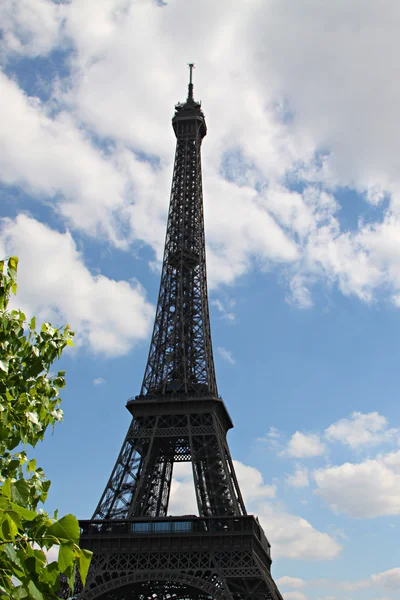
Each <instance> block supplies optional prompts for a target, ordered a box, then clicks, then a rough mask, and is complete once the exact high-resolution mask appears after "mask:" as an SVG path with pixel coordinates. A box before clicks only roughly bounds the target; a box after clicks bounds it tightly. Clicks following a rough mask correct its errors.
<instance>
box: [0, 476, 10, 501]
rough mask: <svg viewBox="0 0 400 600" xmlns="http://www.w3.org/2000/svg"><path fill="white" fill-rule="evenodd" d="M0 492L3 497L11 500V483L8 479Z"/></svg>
mask: <svg viewBox="0 0 400 600" xmlns="http://www.w3.org/2000/svg"><path fill="white" fill-rule="evenodd" d="M0 492H1V495H2V496H5V497H6V498H9V499H10V500H11V481H10V479H6V480H5V481H4V483H3V485H2V486H1V488H0Z"/></svg>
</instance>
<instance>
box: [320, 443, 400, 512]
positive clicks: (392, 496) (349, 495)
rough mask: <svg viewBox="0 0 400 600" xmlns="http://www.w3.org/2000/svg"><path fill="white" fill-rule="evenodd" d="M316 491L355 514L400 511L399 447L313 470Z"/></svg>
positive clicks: (336, 508)
mask: <svg viewBox="0 0 400 600" xmlns="http://www.w3.org/2000/svg"><path fill="white" fill-rule="evenodd" d="M314 478H315V481H316V484H317V489H316V493H317V494H318V495H319V496H321V498H323V499H324V500H325V502H326V503H327V504H328V505H329V506H330V507H331V508H332V510H334V511H336V512H341V513H346V514H348V515H349V516H351V517H353V518H372V517H378V516H382V515H398V514H400V451H397V452H392V453H388V454H383V455H378V456H377V457H376V458H375V459H368V460H365V461H363V462H360V463H349V462H347V463H345V464H343V465H340V466H333V467H328V468H326V469H318V470H316V471H314Z"/></svg>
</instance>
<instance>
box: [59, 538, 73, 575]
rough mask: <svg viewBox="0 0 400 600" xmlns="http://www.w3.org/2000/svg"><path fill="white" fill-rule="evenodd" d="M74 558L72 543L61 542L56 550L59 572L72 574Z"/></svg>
mask: <svg viewBox="0 0 400 600" xmlns="http://www.w3.org/2000/svg"><path fill="white" fill-rule="evenodd" d="M74 558H75V554H74V543H73V542H68V543H66V544H61V545H60V549H59V551H58V568H59V569H60V572H61V573H65V574H66V575H67V576H69V575H70V574H72V570H73V565H74Z"/></svg>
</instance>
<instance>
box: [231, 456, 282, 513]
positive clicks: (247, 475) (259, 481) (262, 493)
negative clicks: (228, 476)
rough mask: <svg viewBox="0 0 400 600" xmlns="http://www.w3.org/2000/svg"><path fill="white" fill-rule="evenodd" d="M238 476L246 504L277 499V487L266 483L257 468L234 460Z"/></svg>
mask: <svg viewBox="0 0 400 600" xmlns="http://www.w3.org/2000/svg"><path fill="white" fill-rule="evenodd" d="M233 464H234V466H235V471H236V475H237V478H238V481H239V484H240V489H241V491H242V494H243V499H244V501H245V503H246V504H248V503H250V502H252V501H254V500H260V499H262V498H275V496H276V486H275V485H268V484H265V483H264V480H263V476H262V475H261V473H260V471H259V470H258V469H256V468H255V467H250V466H248V465H244V464H243V463H241V462H239V461H238V460H234V461H233Z"/></svg>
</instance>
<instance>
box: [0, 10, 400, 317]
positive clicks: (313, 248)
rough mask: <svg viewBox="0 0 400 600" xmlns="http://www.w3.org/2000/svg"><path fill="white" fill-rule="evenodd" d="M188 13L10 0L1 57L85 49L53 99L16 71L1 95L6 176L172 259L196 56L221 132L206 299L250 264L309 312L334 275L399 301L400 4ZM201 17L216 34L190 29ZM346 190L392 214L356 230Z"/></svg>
mask: <svg viewBox="0 0 400 600" xmlns="http://www.w3.org/2000/svg"><path fill="white" fill-rule="evenodd" d="M182 1H183V0H177V1H176V2H171V3H167V5H166V6H163V7H160V6H158V5H157V3H155V2H154V3H152V2H146V1H143V2H132V1H131V0H108V1H105V0H96V1H94V0H87V1H86V2H85V8H84V15H83V14H82V8H81V7H79V8H78V6H77V5H76V3H73V2H72V3H67V4H57V3H54V2H49V1H46V0H38V2H37V6H36V5H35V11H33V10H32V7H31V5H30V3H29V2H28V1H27V0H23V1H21V2H15V0H6V1H5V2H3V3H2V7H1V9H0V10H1V11H2V12H1V13H0V14H1V17H2V18H1V19H0V20H1V22H2V23H3V24H4V27H5V29H6V34H5V35H4V36H3V39H2V44H3V46H2V50H3V54H4V55H5V56H14V55H15V54H16V53H17V54H18V53H19V54H24V55H26V56H30V57H34V56H39V55H40V56H44V55H46V54H48V53H49V52H51V51H52V50H54V49H55V48H59V47H62V48H63V49H68V48H71V49H72V50H73V52H71V53H70V55H69V60H68V67H69V68H70V73H69V76H65V77H64V79H63V80H61V81H60V80H55V81H54V82H53V95H52V98H51V100H50V102H49V103H48V104H44V105H42V104H40V103H39V102H38V100H37V99H35V98H27V97H26V95H24V93H22V91H21V90H20V89H18V86H17V85H16V83H15V82H13V81H11V80H9V79H7V78H6V77H4V76H3V79H2V81H1V84H2V90H4V92H3V94H2V98H4V102H5V103H7V105H8V106H9V105H12V106H13V111H11V113H10V115H9V119H7V120H6V122H5V123H3V124H2V126H0V127H1V130H0V137H1V140H2V143H3V147H2V150H3V152H2V158H3V163H4V165H3V171H2V173H1V178H2V181H3V182H5V183H7V184H12V185H17V186H23V187H24V189H25V190H26V191H28V192H29V193H30V194H32V195H35V196H37V197H39V196H40V197H42V198H45V199H46V200H48V199H51V200H52V201H54V202H55V203H56V204H57V206H58V209H59V210H60V211H61V214H62V215H63V216H64V218H65V219H67V220H68V221H69V223H71V224H72V225H73V227H75V228H81V229H84V230H85V232H86V233H89V234H90V235H99V234H101V235H103V236H105V237H107V238H108V239H110V240H111V241H112V242H113V243H115V244H118V245H120V246H123V247H128V246H129V243H130V242H131V241H132V240H133V239H136V240H141V241H143V242H145V243H146V244H149V245H150V246H151V247H152V248H153V249H154V251H155V253H156V256H157V258H158V259H160V256H161V252H162V240H163V233H164V226H165V214H166V210H167V203H168V189H169V185H170V177H171V170H172V164H171V163H172V154H173V144H174V138H173V134H172V131H171V130H168V129H167V124H168V122H169V119H170V116H171V115H170V113H171V108H172V107H173V105H174V103H175V102H176V100H177V99H179V98H178V97H177V90H179V89H181V90H182V94H184V88H185V85H186V81H185V75H184V72H183V71H182V72H180V71H179V70H177V69H176V67H175V66H176V64H178V63H179V60H180V57H181V51H182V48H183V47H184V48H185V50H186V52H188V53H189V54H193V55H194V56H196V59H197V61H198V62H199V64H201V66H202V68H201V69H198V71H197V72H196V91H198V92H199V93H200V91H201V90H202V91H203V92H202V95H203V96H204V100H205V101H206V113H207V119H208V123H209V127H210V136H208V137H207V139H206V140H205V144H204V188H205V216H206V223H207V240H208V263H209V275H210V285H211V287H213V286H217V285H219V284H221V283H225V284H232V283H234V282H235V281H236V279H237V278H238V277H240V276H241V275H243V274H244V273H246V272H248V271H249V269H251V268H252V267H254V265H256V266H260V267H261V268H262V269H270V268H272V267H273V266H276V265H281V266H282V265H283V266H285V267H286V270H285V277H284V278H282V280H284V281H286V280H288V294H289V300H290V301H291V302H293V303H294V304H295V305H296V306H298V307H301V308H307V307H310V306H312V303H313V300H312V286H313V285H314V283H315V282H317V281H320V280H321V279H322V280H324V281H325V282H326V283H327V284H328V285H331V284H332V282H336V284H337V285H338V287H339V288H340V290H341V291H342V292H343V293H344V294H353V295H356V296H358V297H359V298H360V299H361V300H363V301H367V302H371V301H373V300H374V298H375V297H376V295H377V292H378V291H380V290H382V289H384V290H385V292H386V293H388V295H389V296H390V298H391V299H392V301H393V303H394V305H395V306H398V305H400V300H399V298H400V278H399V276H398V273H399V264H400V245H399V243H398V240H399V239H400V224H399V217H400V200H399V198H400V195H399V189H400V186H399V178H398V169H397V163H396V161H395V159H394V157H396V155H397V152H396V147H397V146H396V144H397V140H398V138H399V136H398V119H397V102H396V97H397V96H399V97H400V86H399V85H397V84H396V85H395V83H394V80H393V77H392V72H391V64H392V63H391V54H390V52H391V51H389V47H392V46H390V44H392V45H393V47H396V44H397V30H395V29H394V28H393V23H395V22H396V18H397V17H398V16H399V11H400V9H399V6H398V4H397V3H396V2H395V0H391V1H388V2H387V4H386V8H385V11H383V12H381V13H377V11H376V6H375V4H374V2H373V0H366V1H365V2H364V3H363V6H362V10H361V9H360V6H359V5H358V4H356V5H355V6H354V8H352V10H351V11H350V12H349V9H348V3H347V2H345V0H340V1H338V2H336V3H335V11H334V12H333V11H332V10H331V8H330V7H329V6H328V5H326V4H322V5H321V4H320V3H318V2H317V1H316V0H313V1H312V2H309V3H308V9H307V11H304V10H300V9H299V6H298V5H297V4H293V3H292V2H290V1H289V0H284V1H283V2H278V1H277V0H271V1H270V2H268V3H260V2H259V0H252V1H251V2H249V3H248V5H246V10H244V9H243V6H242V4H241V3H240V1H239V0H233V4H232V2H229V3H228V2H227V0H221V2H219V3H218V6H217V5H215V3H213V2H212V1H211V0H206V1H205V2H203V3H202V6H201V10H200V8H199V6H198V5H197V4H196V3H195V2H194V1H193V0H192V1H191V3H190V10H182V6H183V4H182ZM186 6H187V3H185V7H186ZM200 14H201V22H202V23H207V27H206V29H204V28H201V27H199V28H193V27H192V23H193V19H196V15H197V16H198V17H199V18H200ZM222 22H223V24H224V27H223V28H222V27H221V23H222ZM344 23H345V24H346V26H345V27H344V26H343V24H344ZM177 24H179V26H178V25H177ZM352 24H354V27H356V28H357V32H358V33H357V36H355V35H354V28H353V27H352ZM177 27H178V29H177ZM372 27H373V29H374V35H371V28H372ZM177 31H179V34H177ZM293 31H296V35H295V36H293ZM383 31H384V32H385V33H384V34H383V33H382V32H383ZM150 33H151V35H150ZM310 35H312V39H313V44H312V45H310V44H309V40H310ZM383 35H384V41H385V43H382V44H379V43H377V42H376V40H377V39H378V38H380V37H381V36H383ZM204 36H205V37H204ZM377 36H378V37H377ZM150 39H151V43H150V42H149V40H150ZM294 39H295V40H296V43H295V44H294V43H293V40H294ZM372 40H375V42H373V41H372ZM389 40H390V43H389ZM375 44H377V45H375ZM160 48H162V52H161V51H160ZM332 48H335V52H332ZM377 48H378V49H379V51H377ZM388 52H389V54H388ZM131 56H141V60H140V61H132V60H131V59H130V58H129V57H131ZM239 57H240V59H239ZM271 57H272V59H271ZM221 64H224V65H228V66H227V67H226V68H224V69H223V70H221V69H220V65H221ZM304 64H306V65H307V68H306V69H305V68H304ZM365 65H368V73H367V75H366V72H365ZM300 73H301V76H300V75H299V74H300ZM389 87H390V89H391V94H382V90H384V89H388V88H389ZM110 89H112V90H113V93H112V94H110V93H109V90H110ZM158 90H162V93H157V91H158ZM205 96H207V98H206V97H205ZM226 98H229V102H226ZM54 105H56V106H57V110H56V111H54V110H53V108H54ZM377 106H378V107H379V114H380V119H377V118H376V114H377V109H376V107H377ZM60 107H61V110H60ZM221 107H223V114H224V118H223V119H221V118H220V115H221V110H222V108H221ZM238 115H240V118H239V119H238ZM21 124H22V125H21ZM22 132H23V133H22ZM211 133H212V135H211ZM93 135H94V137H95V139H96V140H97V142H96V144H97V143H98V144H99V146H100V147H98V146H97V145H96V144H94V143H92V142H91V138H92V136H93ZM32 148H35V152H32V151H31V150H32ZM132 151H133V154H132ZM71 157H72V158H71ZM337 186H342V187H343V186H349V187H352V188H353V189H355V190H356V191H357V192H359V193H360V194H361V195H362V196H363V198H364V199H365V206H367V205H369V204H373V205H374V206H376V207H377V208H378V209H379V208H380V206H381V205H382V201H383V199H386V200H387V202H388V205H389V206H388V208H387V207H383V205H382V213H381V214H379V216H378V217H377V219H376V221H375V222H371V221H369V222H366V221H364V220H363V219H362V218H360V219H359V222H358V224H357V226H355V227H354V228H353V229H352V230H351V231H348V230H343V228H342V226H341V223H340V206H339V204H338V203H337V202H336V200H335V198H334V194H335V188H336V187H337ZM293 188H296V191H295V189H293ZM299 190H300V191H299ZM94 208H95V210H94ZM384 208H385V210H384ZM227 215H229V218H227Z"/></svg>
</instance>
